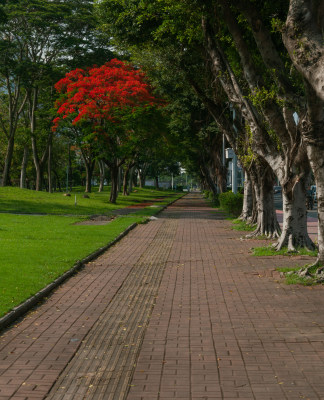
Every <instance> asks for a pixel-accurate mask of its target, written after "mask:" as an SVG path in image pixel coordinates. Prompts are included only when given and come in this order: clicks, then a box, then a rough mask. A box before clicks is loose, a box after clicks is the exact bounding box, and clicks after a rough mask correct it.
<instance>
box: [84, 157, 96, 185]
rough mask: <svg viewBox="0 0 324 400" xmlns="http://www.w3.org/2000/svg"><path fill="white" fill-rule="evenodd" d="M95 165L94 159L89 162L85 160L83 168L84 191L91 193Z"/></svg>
mask: <svg viewBox="0 0 324 400" xmlns="http://www.w3.org/2000/svg"><path fill="white" fill-rule="evenodd" d="M94 166H95V160H92V161H91V162H85V169H86V187H85V193H91V190H92V175H93V170H94Z"/></svg>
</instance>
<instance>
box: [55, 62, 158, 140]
mask: <svg viewBox="0 0 324 400" xmlns="http://www.w3.org/2000/svg"><path fill="white" fill-rule="evenodd" d="M55 88H56V90H57V91H58V92H59V93H61V94H62V96H61V97H60V98H59V100H58V101H57V102H56V108H57V113H58V115H59V116H58V117H57V118H55V119H54V125H53V130H54V131H55V130H56V129H57V127H58V126H59V124H60V122H61V121H62V120H64V119H67V118H69V119H70V120H72V124H73V125H75V126H76V125H78V124H82V123H84V122H87V123H90V124H91V125H92V126H93V128H94V131H95V132H104V131H105V128H106V127H107V126H108V125H107V124H109V123H114V124H118V123H122V122H123V120H124V119H125V117H126V116H127V115H128V114H129V113H131V114H134V113H135V112H136V111H138V110H143V109H146V108H148V107H154V106H157V105H158V104H159V103H160V102H159V101H158V100H157V99H156V98H155V97H154V96H153V95H152V93H151V88H150V86H149V84H148V83H147V82H146V79H145V75H144V74H143V73H142V72H141V71H140V70H136V69H135V68H134V67H132V66H131V65H130V64H126V63H124V62H122V61H119V60H117V59H113V60H111V61H109V62H107V63H106V64H104V65H102V66H101V67H93V68H89V69H87V70H83V69H75V70H73V71H71V72H69V73H67V74H66V76H65V78H63V79H61V80H60V81H59V82H57V84H56V85H55ZM105 133H108V132H105Z"/></svg>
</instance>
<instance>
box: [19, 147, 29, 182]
mask: <svg viewBox="0 0 324 400" xmlns="http://www.w3.org/2000/svg"><path fill="white" fill-rule="evenodd" d="M28 156H29V147H28V145H27V144H25V146H24V155H23V159H22V163H21V169H20V189H25V188H26V169H27V163H28Z"/></svg>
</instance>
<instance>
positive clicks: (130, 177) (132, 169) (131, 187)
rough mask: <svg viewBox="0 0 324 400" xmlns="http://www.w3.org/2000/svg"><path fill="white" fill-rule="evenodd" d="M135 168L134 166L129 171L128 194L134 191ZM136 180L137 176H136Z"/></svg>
mask: <svg viewBox="0 0 324 400" xmlns="http://www.w3.org/2000/svg"><path fill="white" fill-rule="evenodd" d="M134 175H135V174H134V166H132V167H131V168H130V170H129V189H128V192H129V193H132V191H133V186H134ZM135 178H136V175H135Z"/></svg>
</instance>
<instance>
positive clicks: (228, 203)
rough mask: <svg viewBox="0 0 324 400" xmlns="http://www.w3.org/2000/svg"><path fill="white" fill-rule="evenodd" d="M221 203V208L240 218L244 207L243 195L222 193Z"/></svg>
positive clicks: (220, 196)
mask: <svg viewBox="0 0 324 400" xmlns="http://www.w3.org/2000/svg"><path fill="white" fill-rule="evenodd" d="M219 203H220V207H221V208H222V209H223V210H225V211H227V212H228V213H229V214H231V215H234V216H239V215H240V214H241V212H242V207H243V195H242V194H240V193H237V194H234V193H233V192H225V193H220V195H219Z"/></svg>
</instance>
